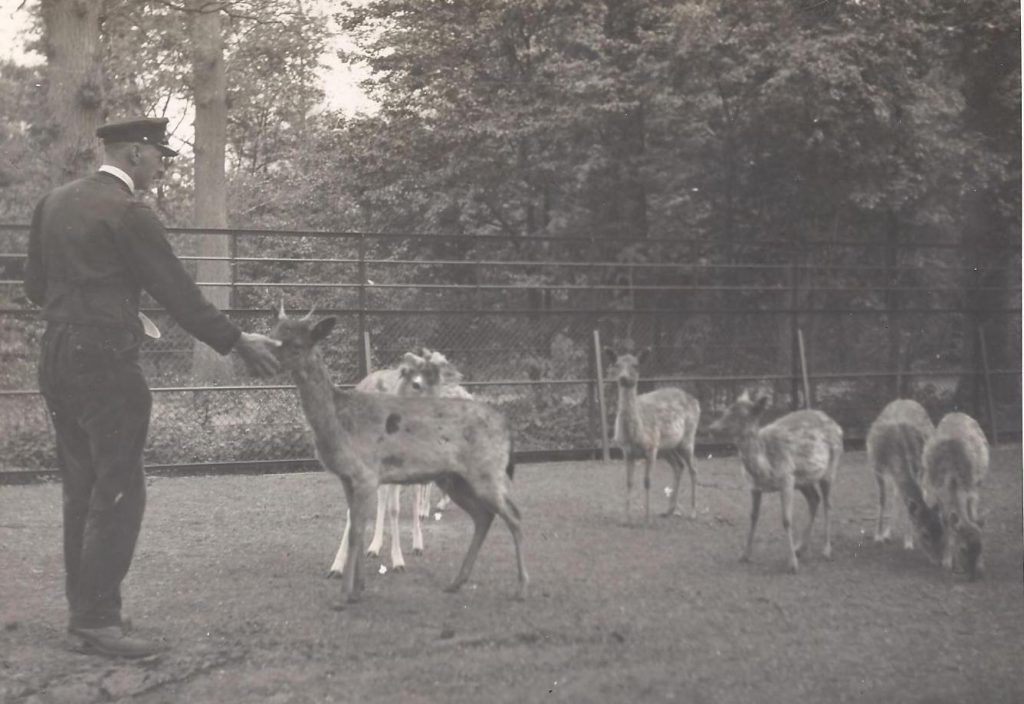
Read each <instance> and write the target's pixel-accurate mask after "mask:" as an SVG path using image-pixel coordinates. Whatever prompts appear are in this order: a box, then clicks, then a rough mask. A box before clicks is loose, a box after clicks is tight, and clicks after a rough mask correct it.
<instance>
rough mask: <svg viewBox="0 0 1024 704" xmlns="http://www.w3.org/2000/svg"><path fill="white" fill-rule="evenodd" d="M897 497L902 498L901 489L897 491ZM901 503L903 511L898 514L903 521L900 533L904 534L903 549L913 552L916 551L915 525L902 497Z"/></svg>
mask: <svg viewBox="0 0 1024 704" xmlns="http://www.w3.org/2000/svg"><path fill="white" fill-rule="evenodd" d="M896 495H897V497H901V494H900V492H899V488H897V489H896ZM899 503H901V504H902V506H901V507H900V509H901V510H898V511H897V513H899V515H900V518H901V521H902V529H901V531H900V532H901V533H903V549H904V550H913V549H914V525H913V523H912V520H911V518H910V511H908V510H907V502H906V499H902V497H901V500H900V502H899Z"/></svg>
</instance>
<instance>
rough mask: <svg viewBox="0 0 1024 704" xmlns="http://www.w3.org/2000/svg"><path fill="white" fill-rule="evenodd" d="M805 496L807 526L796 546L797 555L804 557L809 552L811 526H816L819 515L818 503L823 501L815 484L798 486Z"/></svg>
mask: <svg viewBox="0 0 1024 704" xmlns="http://www.w3.org/2000/svg"><path fill="white" fill-rule="evenodd" d="M797 489H798V490H799V491H800V493H801V494H803V495H804V498H805V499H807V511H808V517H807V527H806V528H804V534H803V536H802V537H801V538H800V542H799V543H798V544H797V546H796V556H797V557H799V558H801V559H803V557H804V555H805V554H806V553H807V546H808V545H810V542H811V528H813V527H814V518H815V517H816V516H817V515H818V505H819V504H820V503H821V496H820V495H819V494H818V487H817V485H815V484H802V485H800V486H798V487H797Z"/></svg>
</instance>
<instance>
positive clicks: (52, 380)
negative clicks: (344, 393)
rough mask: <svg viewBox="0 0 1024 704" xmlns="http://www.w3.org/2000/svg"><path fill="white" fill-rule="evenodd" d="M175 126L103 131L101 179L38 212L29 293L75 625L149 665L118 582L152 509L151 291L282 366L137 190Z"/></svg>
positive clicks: (195, 330)
mask: <svg viewBox="0 0 1024 704" xmlns="http://www.w3.org/2000/svg"><path fill="white" fill-rule="evenodd" d="M166 128H167V119H166V118H159V119H154V118H146V119H137V120H129V121H126V122H118V123H112V124H108V125H104V126H103V127H100V128H99V129H98V130H97V131H96V135H97V136H98V137H100V138H101V139H102V140H103V145H104V162H103V165H102V166H101V167H100V168H99V171H98V172H97V173H94V174H92V175H90V176H86V177H85V178H81V179H78V180H76V181H73V182H71V183H68V184H65V185H63V186H60V187H58V188H56V189H54V190H53V191H51V192H50V193H48V194H47V195H46V196H45V197H44V198H43V199H42V200H41V201H40V202H39V204H38V205H37V206H36V209H35V212H34V214H33V216H32V228H31V232H30V236H29V253H28V264H27V267H26V269H25V291H26V293H27V294H28V297H29V299H31V300H32V302H34V303H36V304H37V305H40V306H42V308H43V317H44V318H45V319H46V331H45V333H44V334H43V340H42V346H41V355H40V363H39V387H40V391H41V392H42V394H43V397H44V398H45V399H46V405H47V408H48V409H49V412H50V416H51V418H52V420H53V426H54V429H55V431H56V441H57V458H58V465H59V468H60V472H61V477H62V479H63V495H64V567H65V571H66V585H65V586H66V594H67V600H68V605H69V607H70V619H69V623H68V631H69V632H70V633H71V634H72V635H74V636H76V637H78V638H80V639H81V641H82V644H83V646H84V647H85V648H86V649H88V650H91V651H96V652H99V653H102V654H106V655H111V656H122V657H145V656H147V655H151V654H154V653H156V652H158V651H159V650H161V646H160V645H159V644H158V643H156V642H153V641H149V640H146V639H143V638H140V637H138V636H137V635H133V634H131V633H129V632H128V625H129V624H128V623H127V621H125V620H122V615H121V582H122V580H123V579H124V577H125V575H126V574H127V573H128V567H129V565H130V564H131V560H132V554H133V552H134V550H135V541H136V538H137V537H138V534H139V528H140V526H141V524H142V514H143V511H144V508H145V502H146V487H145V475H144V472H143V466H142V451H143V447H144V446H145V442H146V432H147V430H148V427H149V417H150V407H151V396H150V391H149V387H148V385H147V383H146V379H145V377H144V376H143V374H142V370H141V368H140V366H139V346H140V344H141V343H142V340H143V336H144V329H143V322H142V321H143V320H147V319H144V318H140V316H139V298H140V293H141V291H143V290H145V291H146V292H147V293H149V294H150V295H151V296H152V297H153V298H154V299H155V300H156V301H157V302H158V303H160V304H161V305H162V306H163V307H164V308H165V309H166V310H167V312H168V313H169V314H170V315H171V317H173V318H174V320H175V321H177V323H178V324H179V325H181V327H182V328H184V329H185V330H186V331H187V332H189V333H190V334H191V335H193V336H194V337H196V338H198V339H199V340H201V341H203V342H205V343H206V344H208V345H210V346H211V347H212V348H214V349H215V350H217V351H218V352H219V353H221V354H228V353H229V352H231V351H235V352H237V353H238V355H239V356H240V357H241V358H242V360H243V361H244V362H245V363H246V365H247V367H248V368H249V370H250V371H252V372H254V373H256V374H259V375H269V374H272V373H274V372H276V371H277V367H278V364H277V360H276V358H275V356H274V354H273V350H272V348H273V347H274V346H276V345H277V344H279V343H278V342H276V341H275V340H272V339H270V338H269V337H266V336H264V335H258V334H250V333H245V332H242V331H240V330H239V329H238V328H237V327H236V326H235V324H234V323H232V322H231V321H230V320H229V319H228V318H227V316H226V315H224V313H222V312H221V311H219V310H218V309H217V308H216V307H214V306H213V305H212V304H211V303H210V302H208V301H207V300H206V299H205V298H204V297H203V295H202V293H201V292H200V290H199V288H198V287H197V286H196V284H195V282H194V281H193V280H192V278H191V277H190V276H189V274H188V272H187V271H186V270H185V269H184V267H183V266H182V264H181V262H180V261H179V260H178V258H177V257H176V256H175V255H174V252H173V251H172V250H171V247H170V244H169V243H168V241H167V238H166V231H165V229H164V227H163V225H161V224H160V221H159V220H158V219H157V217H156V215H155V214H154V212H153V211H152V210H151V209H150V208H149V207H148V206H147V205H146V204H145V203H143V202H142V201H140V200H136V199H135V197H134V195H133V193H134V191H146V190H148V189H149V187H150V185H151V184H152V182H153V180H154V179H155V178H158V177H159V176H160V175H161V174H162V172H163V160H164V158H165V157H172V156H175V155H176V154H177V152H175V151H174V150H173V149H171V148H170V147H169V146H168V144H167V134H166Z"/></svg>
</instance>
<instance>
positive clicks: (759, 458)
mask: <svg viewBox="0 0 1024 704" xmlns="http://www.w3.org/2000/svg"><path fill="white" fill-rule="evenodd" d="M736 448H737V450H738V451H739V454H740V459H741V460H742V462H743V466H744V468H746V470H747V472H748V473H749V474H750V476H751V477H752V478H753V479H755V480H768V479H769V478H770V477H771V475H772V474H773V473H772V468H771V463H770V462H769V461H768V453H767V451H766V447H765V442H764V438H763V437H762V436H761V432H760V428H758V427H757V425H756V424H751V425H749V426H747V427H746V428H744V429H743V430H741V431H740V433H739V435H738V436H737V438H736Z"/></svg>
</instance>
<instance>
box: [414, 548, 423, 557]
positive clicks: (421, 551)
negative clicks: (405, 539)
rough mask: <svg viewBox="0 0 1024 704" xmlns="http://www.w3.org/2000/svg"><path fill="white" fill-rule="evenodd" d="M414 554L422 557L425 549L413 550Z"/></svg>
mask: <svg viewBox="0 0 1024 704" xmlns="http://www.w3.org/2000/svg"><path fill="white" fill-rule="evenodd" d="M412 554H413V555H422V554H423V548H413V551H412Z"/></svg>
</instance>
